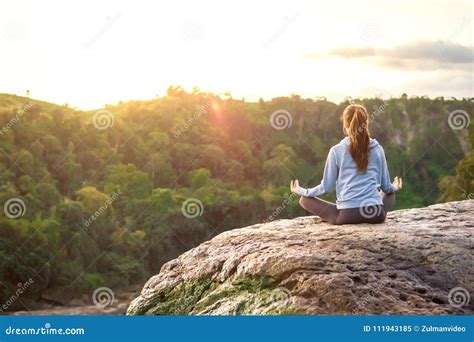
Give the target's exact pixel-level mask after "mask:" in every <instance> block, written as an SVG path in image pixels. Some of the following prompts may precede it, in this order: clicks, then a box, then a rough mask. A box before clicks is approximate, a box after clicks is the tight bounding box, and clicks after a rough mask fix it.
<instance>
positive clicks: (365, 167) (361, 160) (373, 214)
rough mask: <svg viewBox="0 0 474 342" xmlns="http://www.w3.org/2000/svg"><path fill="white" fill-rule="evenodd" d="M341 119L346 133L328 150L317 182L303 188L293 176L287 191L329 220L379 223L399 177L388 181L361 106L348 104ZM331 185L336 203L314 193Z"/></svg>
mask: <svg viewBox="0 0 474 342" xmlns="http://www.w3.org/2000/svg"><path fill="white" fill-rule="evenodd" d="M342 121H343V131H344V134H345V135H346V137H345V138H344V139H342V140H341V142H340V143H339V144H337V145H335V146H333V147H332V148H331V149H330V150H329V155H328V157H327V160H326V166H325V167H324V174H323V180H322V181H321V184H320V185H318V186H316V187H314V188H311V189H304V188H302V187H300V185H299V182H298V180H295V181H291V184H290V187H291V191H292V192H293V193H295V194H298V195H300V196H302V197H301V198H300V204H301V206H302V207H303V208H304V209H306V210H307V211H309V212H310V213H312V214H314V215H318V216H319V217H321V218H322V219H323V220H325V221H327V222H329V223H331V224H349V223H382V222H383V221H385V218H386V216H387V211H388V210H389V209H390V208H392V207H393V205H394V203H395V192H396V191H398V190H400V189H401V188H402V185H403V184H402V179H401V178H398V177H395V179H394V181H393V183H390V175H389V172H388V167H387V161H386V159H385V153H384V150H383V148H382V146H381V145H380V144H379V143H378V142H377V140H375V139H372V138H370V135H369V126H368V124H369V122H368V114H367V110H366V109H365V108H364V107H363V106H361V105H357V104H352V105H349V106H348V107H347V108H346V109H345V110H344V113H343V115H342ZM334 187H336V196H337V201H336V204H334V203H330V202H327V201H324V200H322V199H320V198H318V197H317V196H321V195H323V194H325V193H328V192H331V191H332V190H333V188H334ZM379 189H381V190H382V191H381V192H379Z"/></svg>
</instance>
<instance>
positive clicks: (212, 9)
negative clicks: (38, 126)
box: [0, 0, 474, 109]
mask: <svg viewBox="0 0 474 342" xmlns="http://www.w3.org/2000/svg"><path fill="white" fill-rule="evenodd" d="M473 17H474V16H473V2H472V1H468V0H466V1H464V0H462V1H457V0H452V1H450V0H443V1H436V0H433V1H420V0H417V1H408V0H399V1H385V0H378V1H341V0H331V1H314V0H313V1H297V0H291V1H289V0H288V1H276V0H273V1H264V0H260V1H258V0H252V1H247V0H239V1H231V0H227V1H224V0H223V1H205V0H204V1H158V0H155V1H145V0H135V1H131V0H127V1H119V0H113V1H106V0H100V1H99V0H96V1H89V0H82V1H78V0H77V1H53V0H43V1H34V0H15V1H6V0H0V52H1V53H0V93H13V94H17V95H25V94H26V90H27V89H28V90H29V91H30V96H31V97H32V98H35V99H40V100H45V101H50V102H55V103H58V104H64V103H68V104H69V105H70V106H72V107H78V108H80V109H97V108H101V107H103V106H104V105H106V104H114V103H117V102H118V101H128V100H135V99H142V100H144V99H152V98H155V97H156V96H162V95H165V94H166V89H167V88H168V87H169V86H170V85H175V86H177V85H180V86H183V87H184V88H185V89H186V90H192V88H193V87H194V86H198V87H199V88H200V89H201V90H203V91H212V92H214V93H217V94H223V93H226V92H230V93H231V94H232V96H233V97H234V98H245V99H246V100H248V101H256V100H258V99H259V98H260V97H262V98H264V99H271V98H272V97H276V96H287V95H290V94H299V95H301V96H303V97H309V98H318V97H321V96H324V97H327V98H328V99H329V100H332V101H341V100H342V99H344V98H345V97H348V96H350V97H372V96H379V97H382V98H388V97H391V96H396V97H398V96H400V95H401V94H402V93H407V94H408V95H409V96H412V95H416V96H424V95H427V96H430V97H437V96H446V97H451V96H454V97H458V98H459V97H474V91H473V82H474V79H473V74H474V73H473V67H474V63H473V62H474V61H473Z"/></svg>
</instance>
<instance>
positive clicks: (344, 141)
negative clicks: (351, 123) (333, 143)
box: [340, 137, 379, 149]
mask: <svg viewBox="0 0 474 342" xmlns="http://www.w3.org/2000/svg"><path fill="white" fill-rule="evenodd" d="M350 142H351V140H350V139H349V137H345V138H344V139H342V140H341V142H340V144H343V145H349V144H350ZM377 146H379V142H378V141H377V140H376V139H373V138H370V140H369V148H371V149H372V148H375V147H377Z"/></svg>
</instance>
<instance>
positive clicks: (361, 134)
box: [342, 104, 370, 172]
mask: <svg viewBox="0 0 474 342" xmlns="http://www.w3.org/2000/svg"><path fill="white" fill-rule="evenodd" d="M342 120H343V123H344V130H345V131H346V133H347V135H348V136H349V139H350V144H349V151H350V153H351V156H352V159H354V162H355V163H356V165H357V171H358V172H365V171H367V165H368V164H369V152H370V151H369V142H370V133H369V115H368V114H367V109H365V107H364V106H361V105H359V104H351V105H349V106H347V107H346V109H344V113H343V114H342Z"/></svg>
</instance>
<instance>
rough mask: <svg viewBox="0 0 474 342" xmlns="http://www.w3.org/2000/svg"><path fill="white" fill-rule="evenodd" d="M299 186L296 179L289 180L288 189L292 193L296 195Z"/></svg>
mask: <svg viewBox="0 0 474 342" xmlns="http://www.w3.org/2000/svg"><path fill="white" fill-rule="evenodd" d="M299 187H300V183H299V182H298V180H297V179H296V180H294V181H291V182H290V189H291V192H292V193H294V194H297V195H298V188H299Z"/></svg>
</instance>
